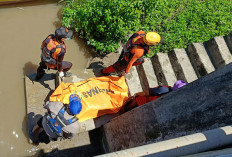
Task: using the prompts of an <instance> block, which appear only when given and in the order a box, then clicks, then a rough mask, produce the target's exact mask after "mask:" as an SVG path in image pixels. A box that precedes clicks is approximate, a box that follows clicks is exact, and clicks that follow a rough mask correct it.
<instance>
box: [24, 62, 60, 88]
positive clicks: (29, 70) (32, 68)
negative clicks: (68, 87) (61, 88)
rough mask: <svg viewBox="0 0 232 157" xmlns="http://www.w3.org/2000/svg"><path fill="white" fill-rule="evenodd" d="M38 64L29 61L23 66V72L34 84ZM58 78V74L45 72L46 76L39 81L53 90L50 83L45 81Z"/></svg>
mask: <svg viewBox="0 0 232 157" xmlns="http://www.w3.org/2000/svg"><path fill="white" fill-rule="evenodd" d="M37 68H38V65H36V64H33V63H32V62H27V63H26V64H25V65H24V67H23V73H24V75H25V76H27V77H28V78H29V79H30V80H31V81H32V83H33V84H34V82H35V77H36V71H37ZM55 78H56V74H52V73H50V74H46V73H45V74H44V76H43V77H42V78H41V79H40V80H39V81H37V82H39V83H40V84H41V85H42V86H44V87H45V88H48V89H49V90H51V88H50V86H49V85H48V84H46V83H45V81H49V80H53V79H54V80H55Z"/></svg>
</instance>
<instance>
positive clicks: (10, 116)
mask: <svg viewBox="0 0 232 157" xmlns="http://www.w3.org/2000/svg"><path fill="white" fill-rule="evenodd" d="M57 2H58V0H46V1H45V0H37V1H36V2H29V3H24V4H19V5H7V6H1V7H0V54H1V55H0V56H1V57H0V58H1V59H0V80H1V82H0V98H1V110H0V119H1V120H0V152H1V153H0V154H1V155H0V156H1V157H4V156H9V157H12V156H31V155H33V154H35V153H36V151H37V149H38V148H37V147H36V146H33V145H31V144H29V143H28V139H27V136H28V135H27V134H28V133H27V123H26V122H27V119H26V118H27V117H26V102H25V92H24V74H28V73H33V72H35V71H36V68H37V67H38V64H39V61H40V53H41V52H40V46H41V42H42V40H44V39H45V38H46V36H47V35H48V34H51V33H54V30H55V29H56V28H58V27H59V26H61V23H60V18H61V5H57ZM66 44H67V47H68V53H67V54H66V56H65V60H69V61H71V62H72V63H73V68H72V71H75V73H77V74H80V75H82V74H83V72H84V69H85V67H86V64H87V60H88V59H89V58H90V57H91V55H90V53H89V51H90V50H89V48H88V47H87V46H86V45H85V42H84V41H82V40H80V39H79V38H74V39H71V40H69V41H67V42H66Z"/></svg>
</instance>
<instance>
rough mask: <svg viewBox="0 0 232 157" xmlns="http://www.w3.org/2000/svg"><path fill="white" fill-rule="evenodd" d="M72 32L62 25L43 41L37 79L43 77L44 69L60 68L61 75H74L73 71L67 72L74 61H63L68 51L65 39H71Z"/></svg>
mask: <svg viewBox="0 0 232 157" xmlns="http://www.w3.org/2000/svg"><path fill="white" fill-rule="evenodd" d="M72 34H73V31H72V30H68V29H67V28H64V27H60V28H58V29H56V31H55V35H54V34H50V35H49V36H48V37H47V38H46V39H45V40H44V41H43V42H42V45H41V50H42V54H41V62H40V64H39V67H38V69H37V75H36V78H35V80H36V81H38V80H40V79H41V78H42V77H43V75H44V74H45V71H44V69H54V70H58V72H59V76H60V77H69V76H71V75H72V73H70V72H67V71H68V70H69V69H70V68H71V67H72V63H71V62H67V61H63V58H64V55H65V53H66V51H67V47H66V45H65V42H64V41H65V40H68V39H70V38H71V36H72Z"/></svg>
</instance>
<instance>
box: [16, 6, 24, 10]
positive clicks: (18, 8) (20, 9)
mask: <svg viewBox="0 0 232 157" xmlns="http://www.w3.org/2000/svg"><path fill="white" fill-rule="evenodd" d="M16 8H17V9H20V10H24V9H23V8H21V7H16Z"/></svg>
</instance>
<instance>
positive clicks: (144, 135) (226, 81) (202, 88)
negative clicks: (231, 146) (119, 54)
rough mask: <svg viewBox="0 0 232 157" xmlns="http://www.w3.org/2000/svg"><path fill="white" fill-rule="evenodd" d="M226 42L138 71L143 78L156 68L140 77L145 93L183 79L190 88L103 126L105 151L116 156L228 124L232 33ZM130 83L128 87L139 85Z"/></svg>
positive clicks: (177, 52)
mask: <svg viewBox="0 0 232 157" xmlns="http://www.w3.org/2000/svg"><path fill="white" fill-rule="evenodd" d="M225 39H226V41H225V40H224V38H223V37H215V38H213V39H211V40H209V41H207V42H205V43H192V44H191V45H189V46H188V47H187V48H186V49H174V50H173V51H172V52H170V53H168V54H157V55H155V56H154V57H153V58H151V59H147V61H148V63H149V64H143V65H141V66H138V67H136V70H137V71H136V72H137V73H138V75H139V76H140V75H144V73H145V74H146V73H147V71H148V70H147V69H151V68H148V67H149V66H150V67H152V68H153V69H152V70H150V71H149V75H145V76H142V77H139V78H140V82H142V81H147V82H146V83H140V84H139V85H138V86H142V89H147V88H149V87H154V85H156V84H159V85H170V86H173V83H174V82H175V80H179V79H182V80H185V81H186V82H188V83H189V84H188V85H187V86H186V87H183V88H182V89H179V90H178V91H175V92H171V93H169V94H167V95H165V96H163V97H161V98H159V99H158V100H156V101H154V102H150V103H148V104H145V105H143V106H141V107H138V108H136V109H134V110H132V111H130V112H128V113H125V114H123V115H121V116H119V117H117V118H115V119H113V120H112V121H111V122H109V123H107V124H106V125H105V126H104V127H103V128H104V133H105V146H106V148H107V149H106V150H107V151H109V152H114V151H118V150H123V149H128V148H132V147H136V146H141V145H146V144H148V143H153V142H159V141H164V140H167V139H173V138H175V137H180V136H184V135H189V134H192V133H197V132H202V131H206V130H209V129H215V128H217V127H223V126H226V125H230V124H231V122H230V120H229V119H230V118H229V117H231V116H232V115H231V113H230V112H231V107H230V106H231V96H232V90H231V84H232V82H231V78H232V65H231V64H229V65H227V64H228V63H231V62H232V58H231V57H232V56H231V51H230V50H231V34H229V35H228V36H226V37H225ZM225 65H227V66H225ZM222 67H223V68H222ZM215 70H216V71H215ZM213 71H215V72H213ZM134 73H135V72H134ZM154 74H155V75H154ZM150 75H152V76H153V77H152V79H153V81H154V82H153V81H151V77H150ZM155 76H156V78H154V77H155ZM141 78H142V79H141ZM127 79H130V78H127ZM156 80H157V81H156ZM150 82H153V83H154V85H151V83H150ZM127 83H128V87H129V88H136V87H135V86H137V84H136V83H134V82H132V83H130V81H128V82H127ZM147 86H149V87H147ZM135 93H136V92H135ZM125 119H126V120H125ZM131 130H133V131H131ZM227 144H228V143H227ZM144 155H146V154H144Z"/></svg>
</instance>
